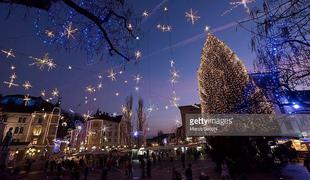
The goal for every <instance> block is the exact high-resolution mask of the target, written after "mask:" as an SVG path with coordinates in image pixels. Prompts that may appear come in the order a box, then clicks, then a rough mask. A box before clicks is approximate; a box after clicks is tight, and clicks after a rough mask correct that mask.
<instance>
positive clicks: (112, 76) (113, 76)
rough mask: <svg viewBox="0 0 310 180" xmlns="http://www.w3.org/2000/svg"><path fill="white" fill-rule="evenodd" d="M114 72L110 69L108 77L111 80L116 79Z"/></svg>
mask: <svg viewBox="0 0 310 180" xmlns="http://www.w3.org/2000/svg"><path fill="white" fill-rule="evenodd" d="M115 75H116V73H115V72H114V71H113V69H111V70H110V72H109V75H108V78H110V79H111V80H112V81H115V80H116V76H115Z"/></svg>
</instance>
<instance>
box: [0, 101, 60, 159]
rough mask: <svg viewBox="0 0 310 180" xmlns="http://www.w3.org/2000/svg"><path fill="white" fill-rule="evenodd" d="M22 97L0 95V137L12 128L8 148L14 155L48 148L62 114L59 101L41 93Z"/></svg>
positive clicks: (45, 150) (30, 154)
mask: <svg viewBox="0 0 310 180" xmlns="http://www.w3.org/2000/svg"><path fill="white" fill-rule="evenodd" d="M24 98H25V96H24V95H8V96H3V97H2V98H1V99H0V124H2V125H0V126H2V128H0V137H1V141H2V140H3V138H4V137H5V135H6V133H7V131H8V130H9V129H10V128H13V142H12V144H11V146H10V147H9V149H10V151H11V153H15V154H16V156H18V159H22V158H23V157H24V156H34V155H45V154H46V153H49V152H51V151H52V150H53V148H54V141H55V139H56V136H57V131H58V126H59V122H60V120H61V119H62V118H63V116H62V115H61V109H60V107H59V104H52V103H49V102H47V101H45V100H43V99H42V98H41V97H29V98H30V99H29V101H27V102H25V100H24ZM11 155H12V156H13V155H14V154H11Z"/></svg>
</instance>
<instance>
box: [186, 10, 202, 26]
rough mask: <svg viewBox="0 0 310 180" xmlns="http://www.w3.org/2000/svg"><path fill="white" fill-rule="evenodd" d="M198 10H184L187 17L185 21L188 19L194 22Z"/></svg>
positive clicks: (196, 18)
mask: <svg viewBox="0 0 310 180" xmlns="http://www.w3.org/2000/svg"><path fill="white" fill-rule="evenodd" d="M197 12H198V11H193V9H190V10H189V12H185V17H186V18H187V21H190V22H191V23H192V24H195V21H197V20H198V19H199V18H200V16H197V15H196V14H197Z"/></svg>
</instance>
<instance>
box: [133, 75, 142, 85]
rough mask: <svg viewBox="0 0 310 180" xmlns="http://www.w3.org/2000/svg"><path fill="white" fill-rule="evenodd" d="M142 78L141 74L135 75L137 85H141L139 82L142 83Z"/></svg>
mask: <svg viewBox="0 0 310 180" xmlns="http://www.w3.org/2000/svg"><path fill="white" fill-rule="evenodd" d="M141 79H142V76H140V75H139V74H137V75H135V76H134V78H133V80H134V81H136V83H137V84H139V82H140V81H141Z"/></svg>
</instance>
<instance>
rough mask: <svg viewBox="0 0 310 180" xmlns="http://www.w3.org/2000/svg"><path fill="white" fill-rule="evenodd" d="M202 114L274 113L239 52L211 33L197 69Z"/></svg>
mask: <svg viewBox="0 0 310 180" xmlns="http://www.w3.org/2000/svg"><path fill="white" fill-rule="evenodd" d="M198 84H199V86H198V87H199V94H200V100H201V109H202V113H206V114H223V113H252V114H254V113H264V114H270V113H273V107H272V105H271V104H270V103H268V101H267V99H266V97H265V96H264V94H263V93H262V91H261V90H260V89H259V88H258V87H257V86H256V85H255V84H254V82H253V81H252V80H251V79H250V77H249V75H248V72H247V70H246V68H245V66H244V65H243V63H242V62H241V61H240V59H239V58H238V57H237V56H236V54H235V53H234V52H233V51H232V50H231V49H230V48H229V47H228V46H227V45H226V44H225V43H223V42H222V41H220V40H219V39H217V38H216V37H215V36H214V35H212V34H209V35H208V39H207V41H206V43H205V45H204V48H203V50H202V55H201V63H200V68H199V71H198Z"/></svg>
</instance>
